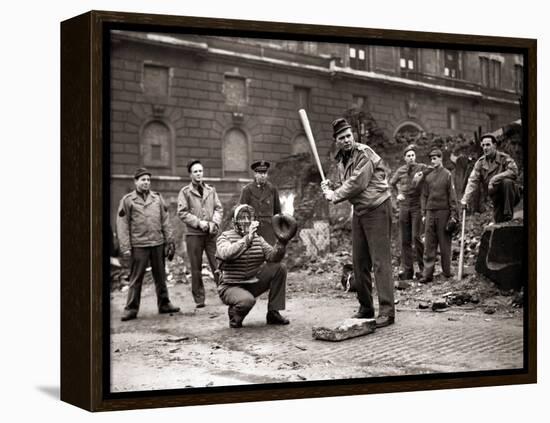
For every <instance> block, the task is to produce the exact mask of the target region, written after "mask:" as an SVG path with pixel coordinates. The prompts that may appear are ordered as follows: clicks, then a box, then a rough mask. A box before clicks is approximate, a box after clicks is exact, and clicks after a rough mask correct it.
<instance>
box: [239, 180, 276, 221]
mask: <svg viewBox="0 0 550 423" xmlns="http://www.w3.org/2000/svg"><path fill="white" fill-rule="evenodd" d="M239 204H248V205H249V206H252V208H253V209H254V212H255V213H256V217H258V218H260V217H269V218H271V217H272V216H274V215H276V214H278V213H281V201H280V199H279V191H278V190H277V188H276V187H275V186H274V185H273V184H272V183H271V182H269V181H267V182H266V183H265V186H264V187H263V188H260V187H258V186H257V184H256V182H251V183H250V184H248V185H246V186H245V187H244V188H243V190H242V191H241V198H240V199H239Z"/></svg>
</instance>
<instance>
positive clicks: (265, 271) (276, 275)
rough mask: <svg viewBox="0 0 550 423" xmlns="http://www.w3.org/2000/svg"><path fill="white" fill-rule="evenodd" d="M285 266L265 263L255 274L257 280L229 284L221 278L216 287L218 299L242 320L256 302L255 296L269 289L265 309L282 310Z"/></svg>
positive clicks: (284, 299) (284, 292)
mask: <svg viewBox="0 0 550 423" xmlns="http://www.w3.org/2000/svg"><path fill="white" fill-rule="evenodd" d="M286 274H287V271H286V266H285V265H284V264H283V263H266V264H265V265H264V266H263V267H262V269H261V270H260V271H259V273H258V274H257V275H256V277H257V278H258V282H255V283H243V284H229V283H224V282H223V280H222V282H221V284H220V286H219V287H218V293H219V295H220V299H221V300H222V302H223V303H224V304H227V305H228V306H229V308H230V315H231V312H233V313H236V314H237V315H238V316H239V318H240V319H241V320H242V319H243V318H244V317H245V316H246V315H247V314H248V312H249V311H250V310H251V309H252V307H254V304H256V297H259V296H260V295H261V294H263V293H264V292H266V291H267V290H269V296H268V302H267V309H268V310H284V309H285V304H286Z"/></svg>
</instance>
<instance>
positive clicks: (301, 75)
mask: <svg viewBox="0 0 550 423" xmlns="http://www.w3.org/2000/svg"><path fill="white" fill-rule="evenodd" d="M536 65H537V62H536V40H533V39H519V38H504V37H487V36H476V35H457V34H442V33H437V34H436V33H424V32H408V31H396V30H382V29H367V28H344V27H332V26H315V25H299V24H287V23H276V22H255V21H239V20H225V19H212V18H197V17H183V16H166V15H147V14H133V13H121V12H99V11H92V12H89V13H86V14H84V15H81V16H77V17H75V18H72V19H69V20H67V21H64V22H62V23H61V72H62V75H61V115H62V119H61V123H62V130H61V159H62V160H61V161H62V169H61V192H62V207H61V210H62V220H61V222H62V225H61V226H62V233H61V239H62V251H61V253H62V263H61V273H62V289H61V399H62V400H63V401H66V402H69V403H71V404H74V405H77V406H79V407H82V408H84V409H87V410H91V411H104V410H122V409H134V408H148V407H167V406H182V405H197V404H219V403H234V402H245V401H265V400H276V399H293V398H311V397H324V396H337V395H359V394H369V393H385V392H401V391H413V390H429V389H447V388H461V387H477V386H493V385H505V384H525V383H535V382H536V375H537V367H536V364H537V360H536V358H537V357H536V347H537V339H536V314H537V313H536V312H537V310H536V293H537V287H536V196H535V195H534V194H533V193H535V192H536V70H537V67H536Z"/></svg>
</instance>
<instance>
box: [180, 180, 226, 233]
mask: <svg viewBox="0 0 550 423" xmlns="http://www.w3.org/2000/svg"><path fill="white" fill-rule="evenodd" d="M177 213H178V217H179V218H180V219H181V220H182V221H183V222H184V223H185V224H186V225H187V234H188V235H207V233H206V232H203V231H202V230H201V228H200V226H199V222H200V221H201V220H205V221H207V222H208V225H209V230H208V234H210V235H215V234H216V233H217V232H218V229H219V227H220V225H221V223H222V217H223V207H222V203H221V202H220V199H219V198H218V194H217V192H216V188H214V187H213V186H210V185H208V184H203V193H202V197H201V195H200V194H199V192H198V191H197V189H196V188H195V187H194V186H193V183H189V185H186V186H184V187H183V188H182V189H181V190H180V192H179V195H178V211H177Z"/></svg>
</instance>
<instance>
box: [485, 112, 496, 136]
mask: <svg viewBox="0 0 550 423" xmlns="http://www.w3.org/2000/svg"><path fill="white" fill-rule="evenodd" d="M496 129H497V115H494V114H492V113H487V131H489V132H492V131H495V130H496Z"/></svg>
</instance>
